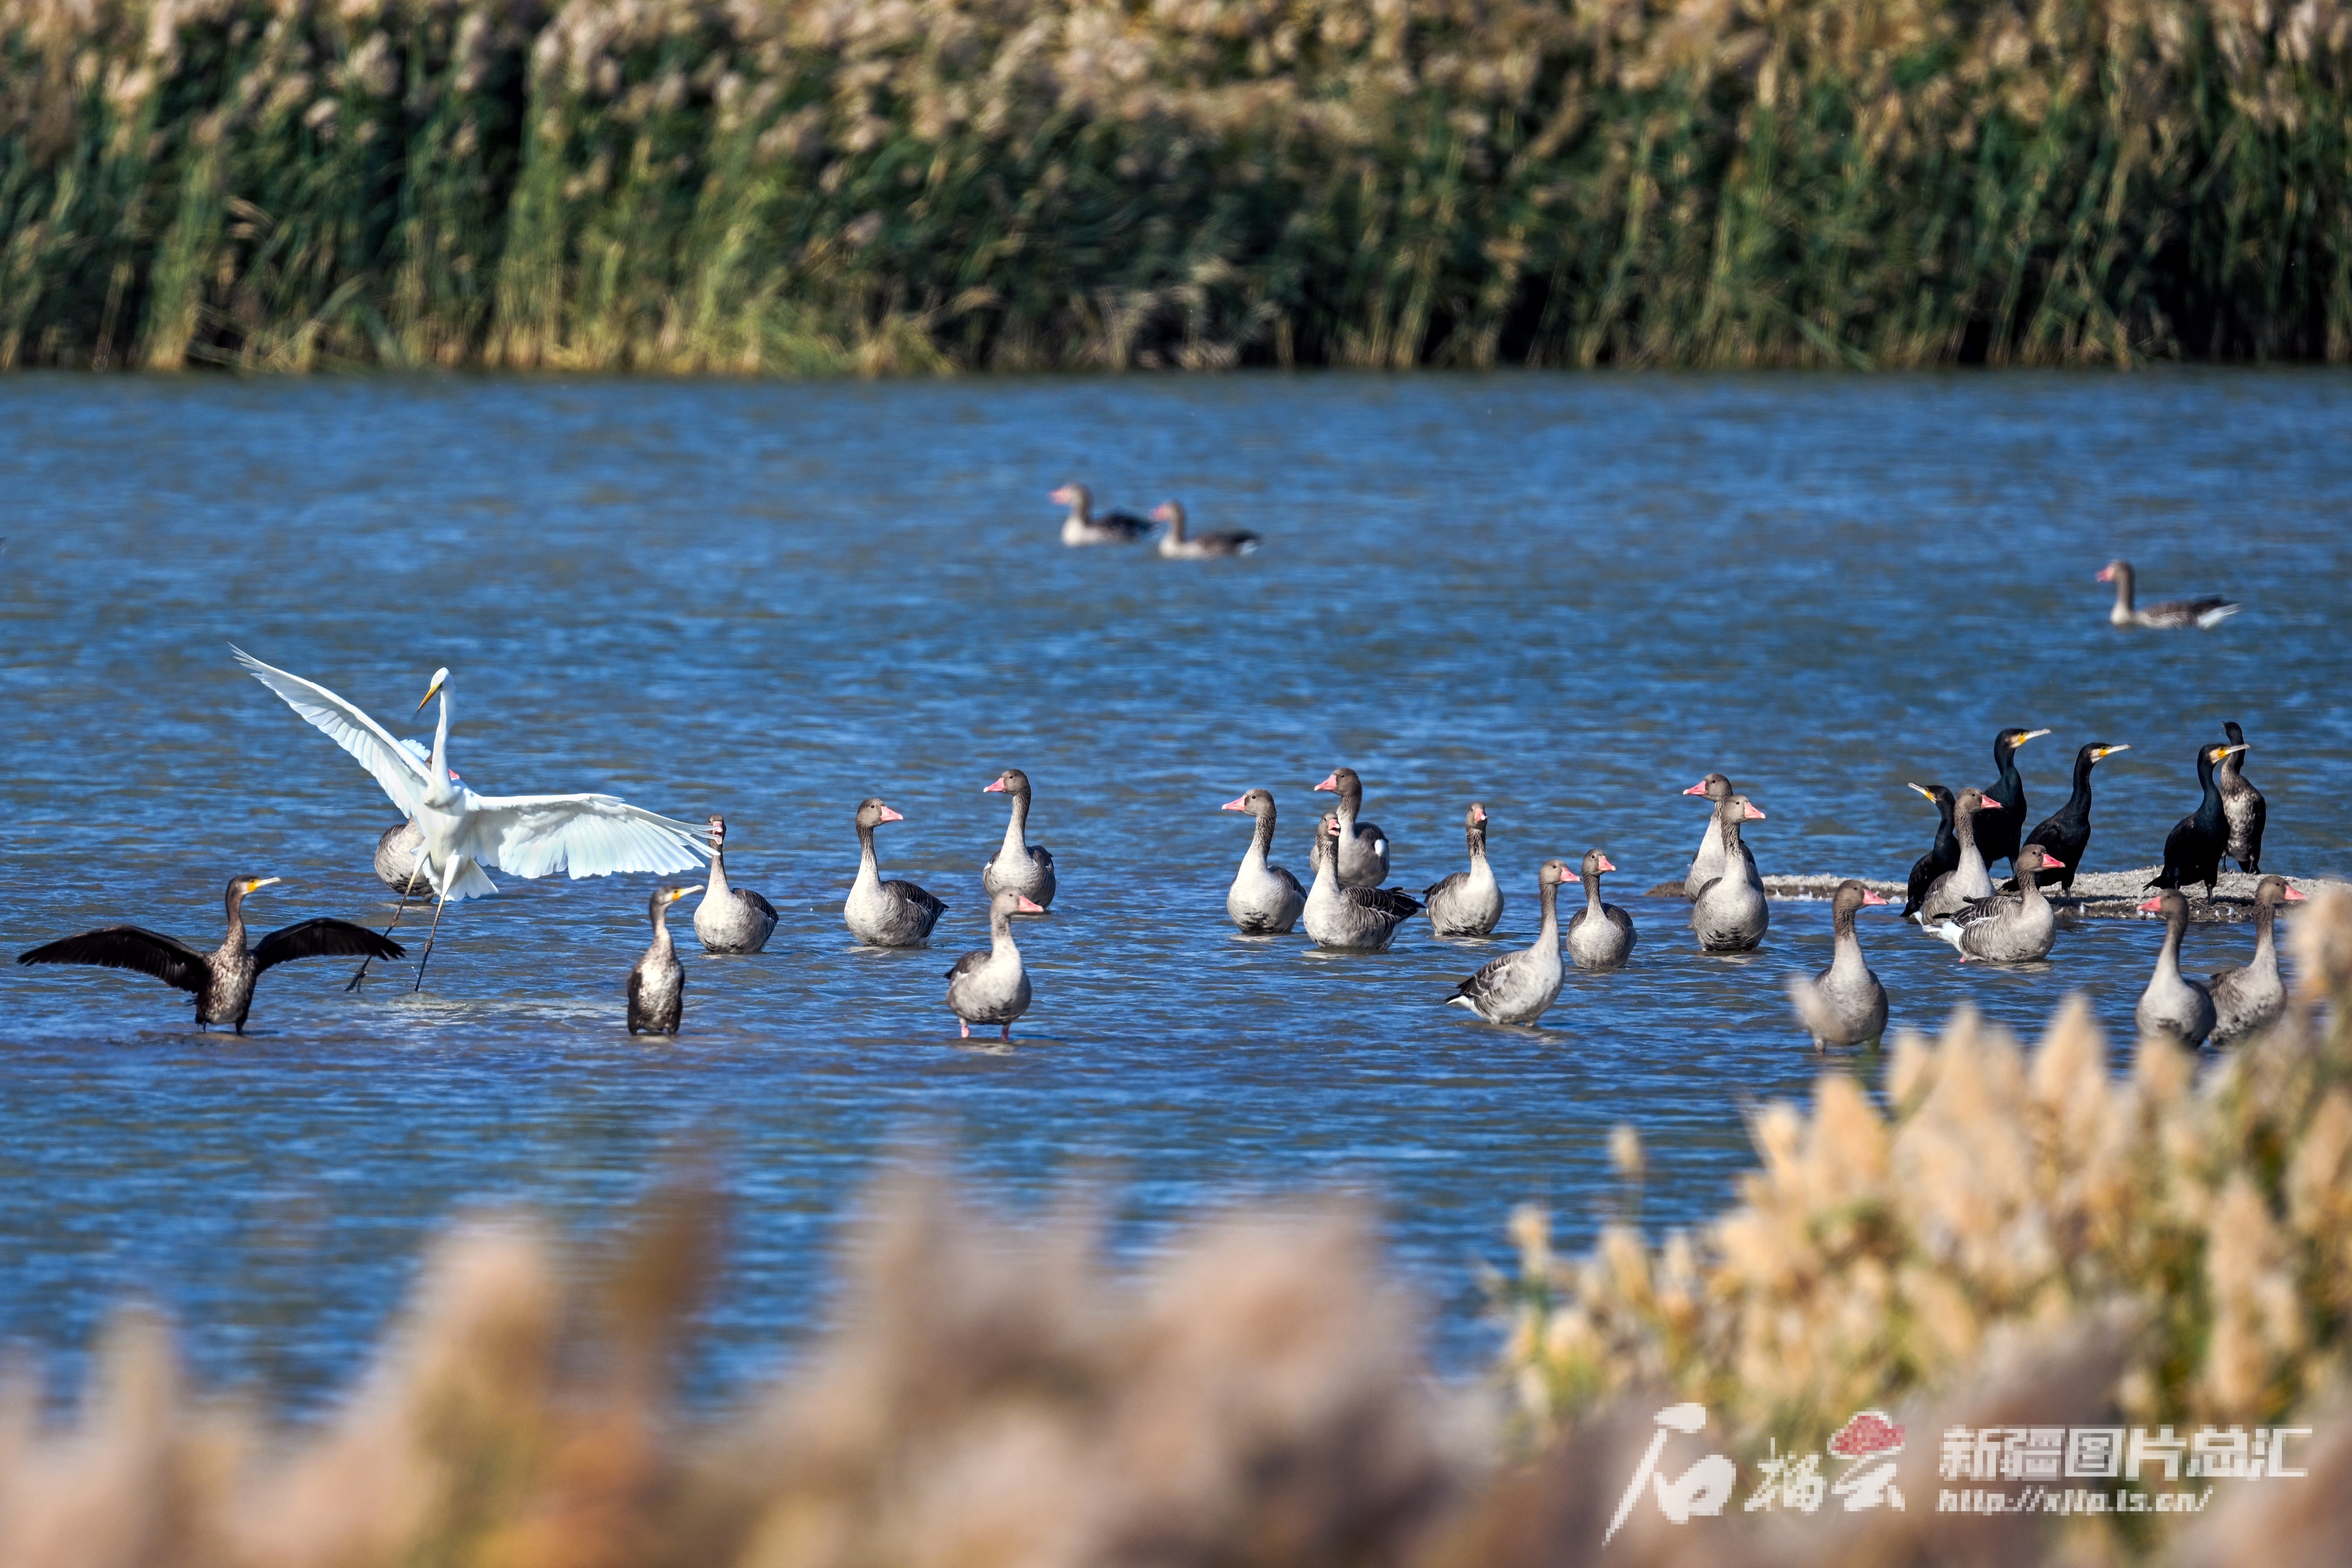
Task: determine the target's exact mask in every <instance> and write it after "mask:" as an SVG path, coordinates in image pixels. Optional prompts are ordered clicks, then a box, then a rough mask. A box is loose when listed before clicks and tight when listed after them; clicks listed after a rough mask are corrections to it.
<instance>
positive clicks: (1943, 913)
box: [1912, 789, 2003, 926]
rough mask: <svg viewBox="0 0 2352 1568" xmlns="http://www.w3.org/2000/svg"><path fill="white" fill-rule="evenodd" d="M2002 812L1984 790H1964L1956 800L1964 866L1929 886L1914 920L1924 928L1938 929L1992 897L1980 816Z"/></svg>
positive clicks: (1954, 809)
mask: <svg viewBox="0 0 2352 1568" xmlns="http://www.w3.org/2000/svg"><path fill="white" fill-rule="evenodd" d="M2002 809H2003V808H2002V805H2001V803H2000V801H1999V800H1994V799H1992V797H1990V796H1989V795H1987V794H1986V793H1985V792H1984V791H1983V790H1981V789H1963V790H1961V791H1960V792H1959V793H1958V795H1955V796H1954V797H1952V833H1953V836H1954V837H1956V838H1958V840H1959V841H1960V863H1959V864H1958V865H1957V866H1955V867H1953V868H1952V869H1951V870H1950V871H1948V872H1946V873H1944V874H1943V875H1941V876H1939V877H1937V879H1936V880H1935V881H1933V882H1931V883H1928V884H1927V895H1926V896H1925V897H1923V898H1921V899H1920V900H1919V912H1918V914H1916V915H1914V916H1913V917H1912V918H1914V919H1916V920H1917V921H1918V922H1919V924H1920V925H1923V926H1924V925H1936V924H1937V923H1939V922H1941V921H1944V920H1947V919H1948V918H1950V917H1951V916H1952V915H1958V913H1959V912H1960V911H1961V910H1962V909H1963V908H1965V907H1966V906H1967V905H1968V904H1970V903H1972V902H1974V901H1975V900H1977V899H1979V898H1990V897H1991V896H1992V875H1991V873H1989V872H1987V871H1986V870H1985V862H1984V856H1983V855H1981V854H1979V852H1977V816H1978V814H1979V812H1983V811H1999V810H2002Z"/></svg>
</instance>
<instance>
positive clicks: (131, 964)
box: [16, 876, 406, 1034]
mask: <svg viewBox="0 0 2352 1568" xmlns="http://www.w3.org/2000/svg"><path fill="white" fill-rule="evenodd" d="M283 880H285V879H284V878H282V877H275V876H240V877H236V878H235V879H233V880H232V881H231V882H230V883H229V884H228V894H227V904H228V935H227V936H224V937H222V938H221V945H220V946H218V947H217V948H215V949H214V950H213V951H212V952H210V953H199V952H197V951H196V950H195V949H194V947H191V946H188V945H187V944H186V943H185V942H183V941H181V940H180V939H179V938H178V937H176V936H164V935H163V934H162V933H161V932H156V931H149V930H147V929H146V928H144V927H143V926H138V925H108V926H104V927H101V928H100V929H99V930H96V931H85V932H83V933H82V934H81V935H80V936H68V937H66V938H65V939H64V940H62V941H58V942H51V943H49V944H47V946H40V947H36V948H34V949H33V950H32V951H31V952H29V953H26V954H22V955H20V956H18V957H17V959H16V962H18V963H19V964H95V965H97V966H98V967H100V968H105V969H135V970H137V971H138V972H139V973H141V974H142V975H152V976H154V977H156V978H157V979H159V980H161V981H163V983H164V984H165V985H167V986H174V987H177V988H179V989H181V990H184V991H188V992H192V993H194V996H195V998H196V1022H197V1023H199V1024H204V1025H218V1024H227V1025H229V1026H230V1027H231V1028H233V1029H235V1030H236V1032H237V1033H239V1034H243V1033H244V1032H245V1015H246V1014H247V1012H248V1011H249V1010H250V1009H252V1007H253V988H254V986H255V984H256V983H257V982H258V981H259V980H260V978H261V976H262V972H263V971H264V970H266V969H271V968H275V967H277V966H278V965H280V964H289V963H291V962H293V961H294V960H295V959H297V958H360V957H368V958H398V957H402V956H404V955H405V953H406V949H405V948H404V947H402V946H401V945H400V944H399V943H397V942H394V941H393V940H392V939H390V938H389V937H386V936H378V935H377V934H376V933H375V932H373V931H371V930H369V929H368V928H367V927H366V926H364V925H352V923H351V922H350V921H348V920H304V921H300V922H298V923H297V924H295V925H286V926H281V927H279V928H278V930H276V931H272V932H271V933H270V934H269V935H268V936H264V937H263V938H262V939H261V940H260V941H259V942H257V943H256V944H255V945H254V946H252V947H251V948H250V949H248V948H247V946H246V945H245V900H246V895H247V894H251V893H255V892H257V891H259V890H260V889H262V888H265V887H268V886H269V885H270V884H272V883H278V882H282V881H283Z"/></svg>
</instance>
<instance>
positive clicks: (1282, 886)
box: [1219, 789, 1307, 936]
mask: <svg viewBox="0 0 2352 1568" xmlns="http://www.w3.org/2000/svg"><path fill="white" fill-rule="evenodd" d="M1219 810H1226V811H1246V812H1248V813H1249V814H1250V816H1252V817H1253V818H1255V819H1256V821H1255V822H1254V823H1253V824H1252V825H1251V828H1250V845H1249V848H1248V849H1246V850H1244V851H1243V852H1242V865H1241V869H1240V870H1239V871H1237V872H1235V873H1234V885H1233V887H1232V888H1231V889H1230V890H1228V891H1227V892H1226V894H1225V914H1226V915H1229V916H1230V917H1231V918H1232V920H1233V923H1234V925H1237V926H1239V927H1241V928H1242V929H1243V930H1244V931H1246V932H1248V933H1249V934H1250V935H1251V936H1267V935H1270V934H1273V933H1276V932H1282V931H1287V930H1289V929H1290V928H1291V927H1292V926H1294V925H1297V924H1298V915H1299V911H1301V910H1303V909H1305V908H1306V907H1307V890H1306V889H1305V888H1303V887H1301V886H1299V885H1298V879H1297V877H1295V876H1293V875H1291V874H1290V873H1289V872H1288V871H1286V870H1285V869H1284V868H1283V867H1281V866H1278V865H1268V864H1267V863H1266V861H1265V856H1266V852H1267V851H1269V850H1271V849H1272V848H1274V791H1273V790H1271V789H1253V790H1251V791H1250V792H1249V793H1248V794H1246V795H1244V796H1243V797H1242V798H1241V799H1240V800H1228V801H1226V802H1225V803H1224V805H1223V806H1222V807H1220V808H1219Z"/></svg>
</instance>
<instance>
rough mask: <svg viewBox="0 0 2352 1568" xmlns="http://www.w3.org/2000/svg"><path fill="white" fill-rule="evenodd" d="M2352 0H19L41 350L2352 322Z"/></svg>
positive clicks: (20, 177)
mask: <svg viewBox="0 0 2352 1568" xmlns="http://www.w3.org/2000/svg"><path fill="white" fill-rule="evenodd" d="M2347 64H2352V8H2347V5H2346V3H2345V0H2276V3H2273V0H2017V3H2014V4H2012V3H2008V0H1997V3H1991V4H1980V3H1978V0H1862V3H1858V4H1857V3H1853V0H1682V3H1679V4H1675V5H1667V4H1664V3H1663V0H1654V3H1644V0H1438V3H1435V4H1429V5H1415V6H1407V5H1403V4H1402V3H1401V0H1290V3H1276V0H1129V3H1126V4H1119V5H1108V4H1102V3H1100V0H1045V3H1043V4H1038V5H1031V4H1027V3H1025V0H1024V3H1019V4H1015V3H1013V0H796V3H792V4H755V3H753V0H726V3H709V0H706V3H691V0H560V3H556V4H553V5H550V4H549V3H548V0H0V70H5V73H6V74H5V78H0V79H5V82H6V88H5V91H0V367H5V366H8V365H17V364H96V365H110V364H131V365H147V366H159V367H173V366H179V365H182V364H185V363H188V362H190V361H219V362H225V363H229V364H234V365H238V366H243V367H247V368H253V369H264V368H284V369H301V368H306V367H310V366H313V365H319V364H325V363H353V362H365V363H376V364H383V365H394V366H398V365H435V364H441V365H457V364H488V365H507V366H556V367H578V368H637V369H646V370H659V371H744V372H774V371H784V372H792V371H845V370H846V371H869V372H876V371H927V370H940V369H947V368H952V367H971V368H1008V369H1020V368H1032V367H1041V366H1085V365H1095V366H1113V367H1117V366H1125V365H1159V364H1176V365H1183V366H1192V367H1217V366H1223V365H1231V364H1234V363H1237V362H1243V361H1251V362H1279V363H1331V364H1347V365H1368V366H1369V365H1381V366H1409V365H1422V364H1433V365H1456V366H1484V365H1492V364H1497V363H1529V364H1542V365H1556V364H1591V363H1596V362H1603V361H1607V362H1616V363H1631V364H1657V363H1680V364H1717V365H1748V364H1864V363H1868V364H1881V365H1906V364H1927V363H1938V362H1948V361H1955V360H1974V359H1985V360H1990V361H2008V362H2032V363H2083V362H2105V363H2120V362H2127V361H2132V360H2135V359H2138V358H2143V357H2147V356H2178V355H2202V356H2218V357H2252V358H2303V359H2326V360H2329V361H2344V360H2346V359H2347V358H2352V92H2347V86H2352V79H2348V76H2352V73H2347Z"/></svg>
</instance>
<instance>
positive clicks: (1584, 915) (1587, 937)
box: [1568, 850, 1638, 969]
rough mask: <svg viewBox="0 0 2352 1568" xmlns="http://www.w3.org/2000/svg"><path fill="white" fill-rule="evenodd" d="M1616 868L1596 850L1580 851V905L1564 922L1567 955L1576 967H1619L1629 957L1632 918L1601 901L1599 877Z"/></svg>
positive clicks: (1634, 938) (1632, 933)
mask: <svg viewBox="0 0 2352 1568" xmlns="http://www.w3.org/2000/svg"><path fill="white" fill-rule="evenodd" d="M1616 869H1617V868H1616V866H1615V865H1613V864H1612V863H1611V862H1610V859H1609V857H1608V856H1607V855H1605V854H1602V853H1601V852H1600V851H1599V850H1587V851H1585V852H1584V862H1583V864H1582V865H1581V866H1580V868H1579V871H1578V874H1579V876H1580V878H1581V880H1582V881H1583V883H1584V907H1583V908H1581V909H1580V910H1578V911H1577V912H1576V914H1575V915H1574V916H1573V917H1572V918H1570V921H1569V923H1568V956H1570V958H1573V959H1574V960H1576V967H1578V968H1580V969H1615V968H1622V967H1623V966H1624V963H1625V960H1626V959H1628V958H1630V957H1632V956H1633V944H1634V942H1635V941H1636V940H1638V938H1637V937H1636V936H1635V935H1634V931H1633V916H1632V915H1628V914H1626V913H1625V912H1624V911H1623V910H1622V909H1620V908H1618V907H1617V906H1616V905H1615V904H1603V903H1601V877H1602V876H1603V875H1604V874H1605V873H1609V872H1612V871H1615V870H1616Z"/></svg>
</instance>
